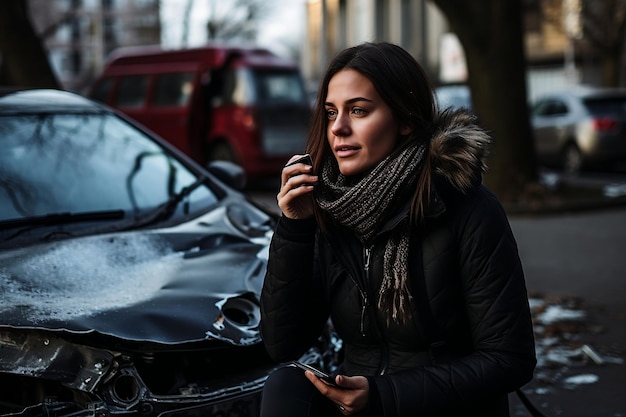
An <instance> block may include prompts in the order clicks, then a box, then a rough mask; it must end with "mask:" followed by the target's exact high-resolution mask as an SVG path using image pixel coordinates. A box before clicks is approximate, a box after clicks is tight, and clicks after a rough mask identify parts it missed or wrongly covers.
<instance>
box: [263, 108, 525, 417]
mask: <svg viewBox="0 0 626 417" xmlns="http://www.w3.org/2000/svg"><path fill="white" fill-rule="evenodd" d="M440 123H441V126H440V129H439V130H438V131H437V132H436V133H435V135H434V136H433V138H432V140H431V146H430V158H431V163H432V166H433V169H434V181H433V184H432V190H433V192H432V198H431V205H430V207H429V209H428V211H427V216H426V219H425V221H424V223H423V225H422V226H421V227H420V228H418V229H416V230H414V231H413V232H412V233H411V243H410V248H411V249H410V251H411V253H410V257H409V259H410V266H409V273H410V280H409V285H410V289H411V294H412V297H413V301H412V313H413V314H412V315H413V318H414V319H413V321H412V322H410V323H406V324H404V325H400V324H397V323H393V322H392V323H390V324H388V322H387V315H386V314H385V312H381V311H378V310H377V309H376V294H377V289H378V287H379V285H380V283H381V279H382V268H383V266H382V263H383V251H384V240H385V239H386V236H387V232H388V231H389V230H392V229H393V228H395V227H406V226H405V225H406V222H403V221H402V220H405V219H406V216H408V202H407V206H406V207H404V208H402V209H400V210H399V211H398V214H397V216H395V217H394V218H393V219H390V221H389V222H388V223H387V225H386V227H385V229H384V230H382V231H381V232H380V233H379V235H378V237H377V238H376V239H375V240H374V242H373V244H372V245H371V246H368V247H364V245H363V244H361V242H360V241H359V240H358V239H357V238H356V237H355V236H354V235H353V234H352V233H350V232H349V231H348V230H344V229H342V228H341V227H339V226H337V227H332V228H331V230H329V232H328V234H326V235H325V234H322V233H321V232H320V231H319V230H318V229H317V226H316V223H315V221H314V220H312V219H311V220H291V219H288V218H285V217H283V218H281V219H280V221H279V223H278V226H277V229H276V231H275V234H274V236H273V239H272V244H271V246H270V257H269V263H268V270H267V274H266V277H265V283H264V288H263V292H262V296H261V314H262V316H261V334H262V336H263V340H264V343H265V346H266V348H267V351H268V352H269V354H270V355H271V356H272V358H273V359H275V360H277V361H280V362H283V361H289V360H294V359H297V358H298V357H299V356H300V355H302V354H303V353H304V352H305V351H306V350H307V349H308V348H309V347H310V346H311V345H312V344H313V343H314V341H315V340H316V339H317V337H318V336H319V335H320V332H321V329H322V327H323V326H324V324H325V322H326V320H327V318H328V317H329V316H330V317H331V319H332V322H333V324H334V326H335V328H336V330H337V332H338V334H339V336H340V337H341V338H342V340H343V342H344V346H345V363H344V364H343V367H342V373H344V374H346V375H365V376H367V377H368V380H369V382H370V387H371V389H370V407H371V409H372V410H370V411H372V413H375V415H380V416H458V415H463V416H483V417H486V416H493V417H496V416H498V417H502V416H508V415H509V406H508V400H507V394H508V393H509V392H512V391H514V390H515V389H517V388H519V387H521V386H522V385H524V384H525V383H526V382H528V381H529V380H530V379H531V378H532V375H533V370H534V367H535V363H536V361H535V350H534V339H533V328H532V323H531V317H530V311H529V307H528V298H527V292H526V286H525V282H524V275H523V271H522V266H521V263H520V259H519V257H518V252H517V246H516V243H515V240H514V237H513V234H512V232H511V229H510V227H509V223H508V220H507V218H506V214H505V212H504V210H503V208H502V206H501V205H500V203H499V202H498V201H497V200H496V198H495V197H494V196H493V194H492V193H491V192H489V190H487V189H486V188H485V187H484V186H482V185H481V184H480V181H481V172H480V168H481V167H480V164H476V160H477V159H481V158H482V157H483V155H482V154H481V152H484V149H481V147H479V146H477V144H476V143H477V141H478V138H477V137H476V136H475V134H476V132H478V130H477V129H476V127H475V126H472V125H471V124H469V121H468V120H467V119H466V118H465V117H464V116H462V115H460V114H457V115H447V116H445V117H443V118H442V119H441V121H440ZM451 161H452V162H453V163H451ZM432 346H440V347H437V348H432Z"/></svg>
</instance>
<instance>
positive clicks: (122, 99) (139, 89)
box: [115, 75, 148, 107]
mask: <svg viewBox="0 0 626 417" xmlns="http://www.w3.org/2000/svg"><path fill="white" fill-rule="evenodd" d="M147 90H148V77H147V76H145V75H132V76H128V77H122V78H121V79H120V82H119V87H118V89H117V98H116V100H115V105H117V106H119V107H141V106H143V103H144V102H145V100H146V92H147Z"/></svg>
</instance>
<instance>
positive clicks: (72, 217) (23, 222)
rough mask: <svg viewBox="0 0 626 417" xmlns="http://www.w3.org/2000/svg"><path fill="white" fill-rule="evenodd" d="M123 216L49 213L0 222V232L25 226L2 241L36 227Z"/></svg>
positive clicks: (115, 213)
mask: <svg viewBox="0 0 626 417" xmlns="http://www.w3.org/2000/svg"><path fill="white" fill-rule="evenodd" d="M124 216H125V213H124V210H106V211H88V212H84V213H70V212H66V213H50V214H44V215H42V216H33V217H24V218H19V219H10V220H4V221H2V222H0V230H9V229H14V228H16V227H23V226H26V227H23V228H22V229H19V230H17V231H15V233H13V234H11V235H9V236H7V237H5V238H4V240H10V239H13V238H15V237H16V236H19V235H20V234H22V233H24V232H28V231H30V230H33V229H36V228H38V227H43V226H56V225H60V224H69V223H80V222H89V221H104V220H120V219H123V218H124Z"/></svg>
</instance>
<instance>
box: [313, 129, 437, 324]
mask: <svg viewBox="0 0 626 417" xmlns="http://www.w3.org/2000/svg"><path fill="white" fill-rule="evenodd" d="M425 148H426V145H425V144H423V143H421V144H420V143H418V141H415V140H413V141H410V142H409V143H407V144H406V145H404V146H402V147H401V148H399V149H397V150H396V151H395V152H393V153H392V154H391V155H389V156H388V157H386V158H385V159H383V160H382V161H381V162H380V163H379V164H378V165H377V166H376V167H374V168H373V169H372V170H371V171H369V172H368V173H367V174H365V175H364V176H362V177H359V178H353V177H346V176H344V175H342V174H341V173H340V172H339V169H338V166H337V163H336V162H335V160H334V158H332V157H330V158H328V159H327V160H326V161H325V162H324V164H323V166H322V168H321V172H320V181H319V182H318V184H317V186H316V188H317V189H316V200H317V203H318V204H319V206H320V208H321V209H322V210H323V211H325V212H327V213H328V214H329V215H330V216H331V217H332V218H333V219H334V220H336V221H337V222H338V223H339V224H341V225H343V226H345V227H347V228H349V229H350V230H352V231H353V232H354V233H355V235H356V236H357V237H358V238H359V240H360V241H361V242H362V243H363V244H364V245H370V244H371V242H372V238H374V237H375V236H376V234H377V233H378V232H379V231H380V230H381V228H382V227H383V226H384V225H385V223H386V222H387V221H388V220H389V218H390V215H393V214H394V212H397V211H398V210H399V209H400V208H401V207H404V205H405V203H406V201H407V198H411V196H412V195H413V194H414V192H415V187H416V184H417V179H418V173H419V170H420V168H421V167H422V165H423V164H422V161H423V159H424V150H425ZM408 256H409V227H408V224H407V225H405V227H396V228H394V232H393V234H392V235H391V236H390V237H389V239H388V240H387V242H386V245H385V254H384V266H383V272H384V276H383V281H382V285H381V287H380V291H379V293H378V307H379V308H380V309H381V310H382V311H388V312H389V311H390V312H391V318H392V319H393V320H394V321H395V322H404V321H405V319H406V318H407V317H408V314H409V311H410V309H409V307H408V306H409V301H410V299H411V296H410V293H409V291H408V287H407V275H408Z"/></svg>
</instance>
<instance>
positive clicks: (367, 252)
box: [360, 245, 389, 375]
mask: <svg viewBox="0 0 626 417" xmlns="http://www.w3.org/2000/svg"><path fill="white" fill-rule="evenodd" d="M373 247H374V246H373V245H372V246H369V247H365V246H364V247H363V271H364V272H365V285H366V286H367V288H369V285H370V263H371V258H372V248H373ZM360 291H361V292H362V290H360ZM365 300H367V294H365ZM366 307H367V302H365V303H363V308H362V310H361V334H362V335H365V333H364V321H365V312H366ZM372 316H373V317H372V326H375V327H376V328H378V321H377V320H376V317H375V314H373V315H372ZM377 333H378V334H379V336H380V344H381V350H382V352H381V358H380V365H379V371H378V374H379V375H384V374H385V373H386V371H387V363H388V358H387V356H388V354H389V353H388V349H387V345H386V344H385V341H384V340H383V338H382V333H381V332H380V329H378V332H377Z"/></svg>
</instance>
